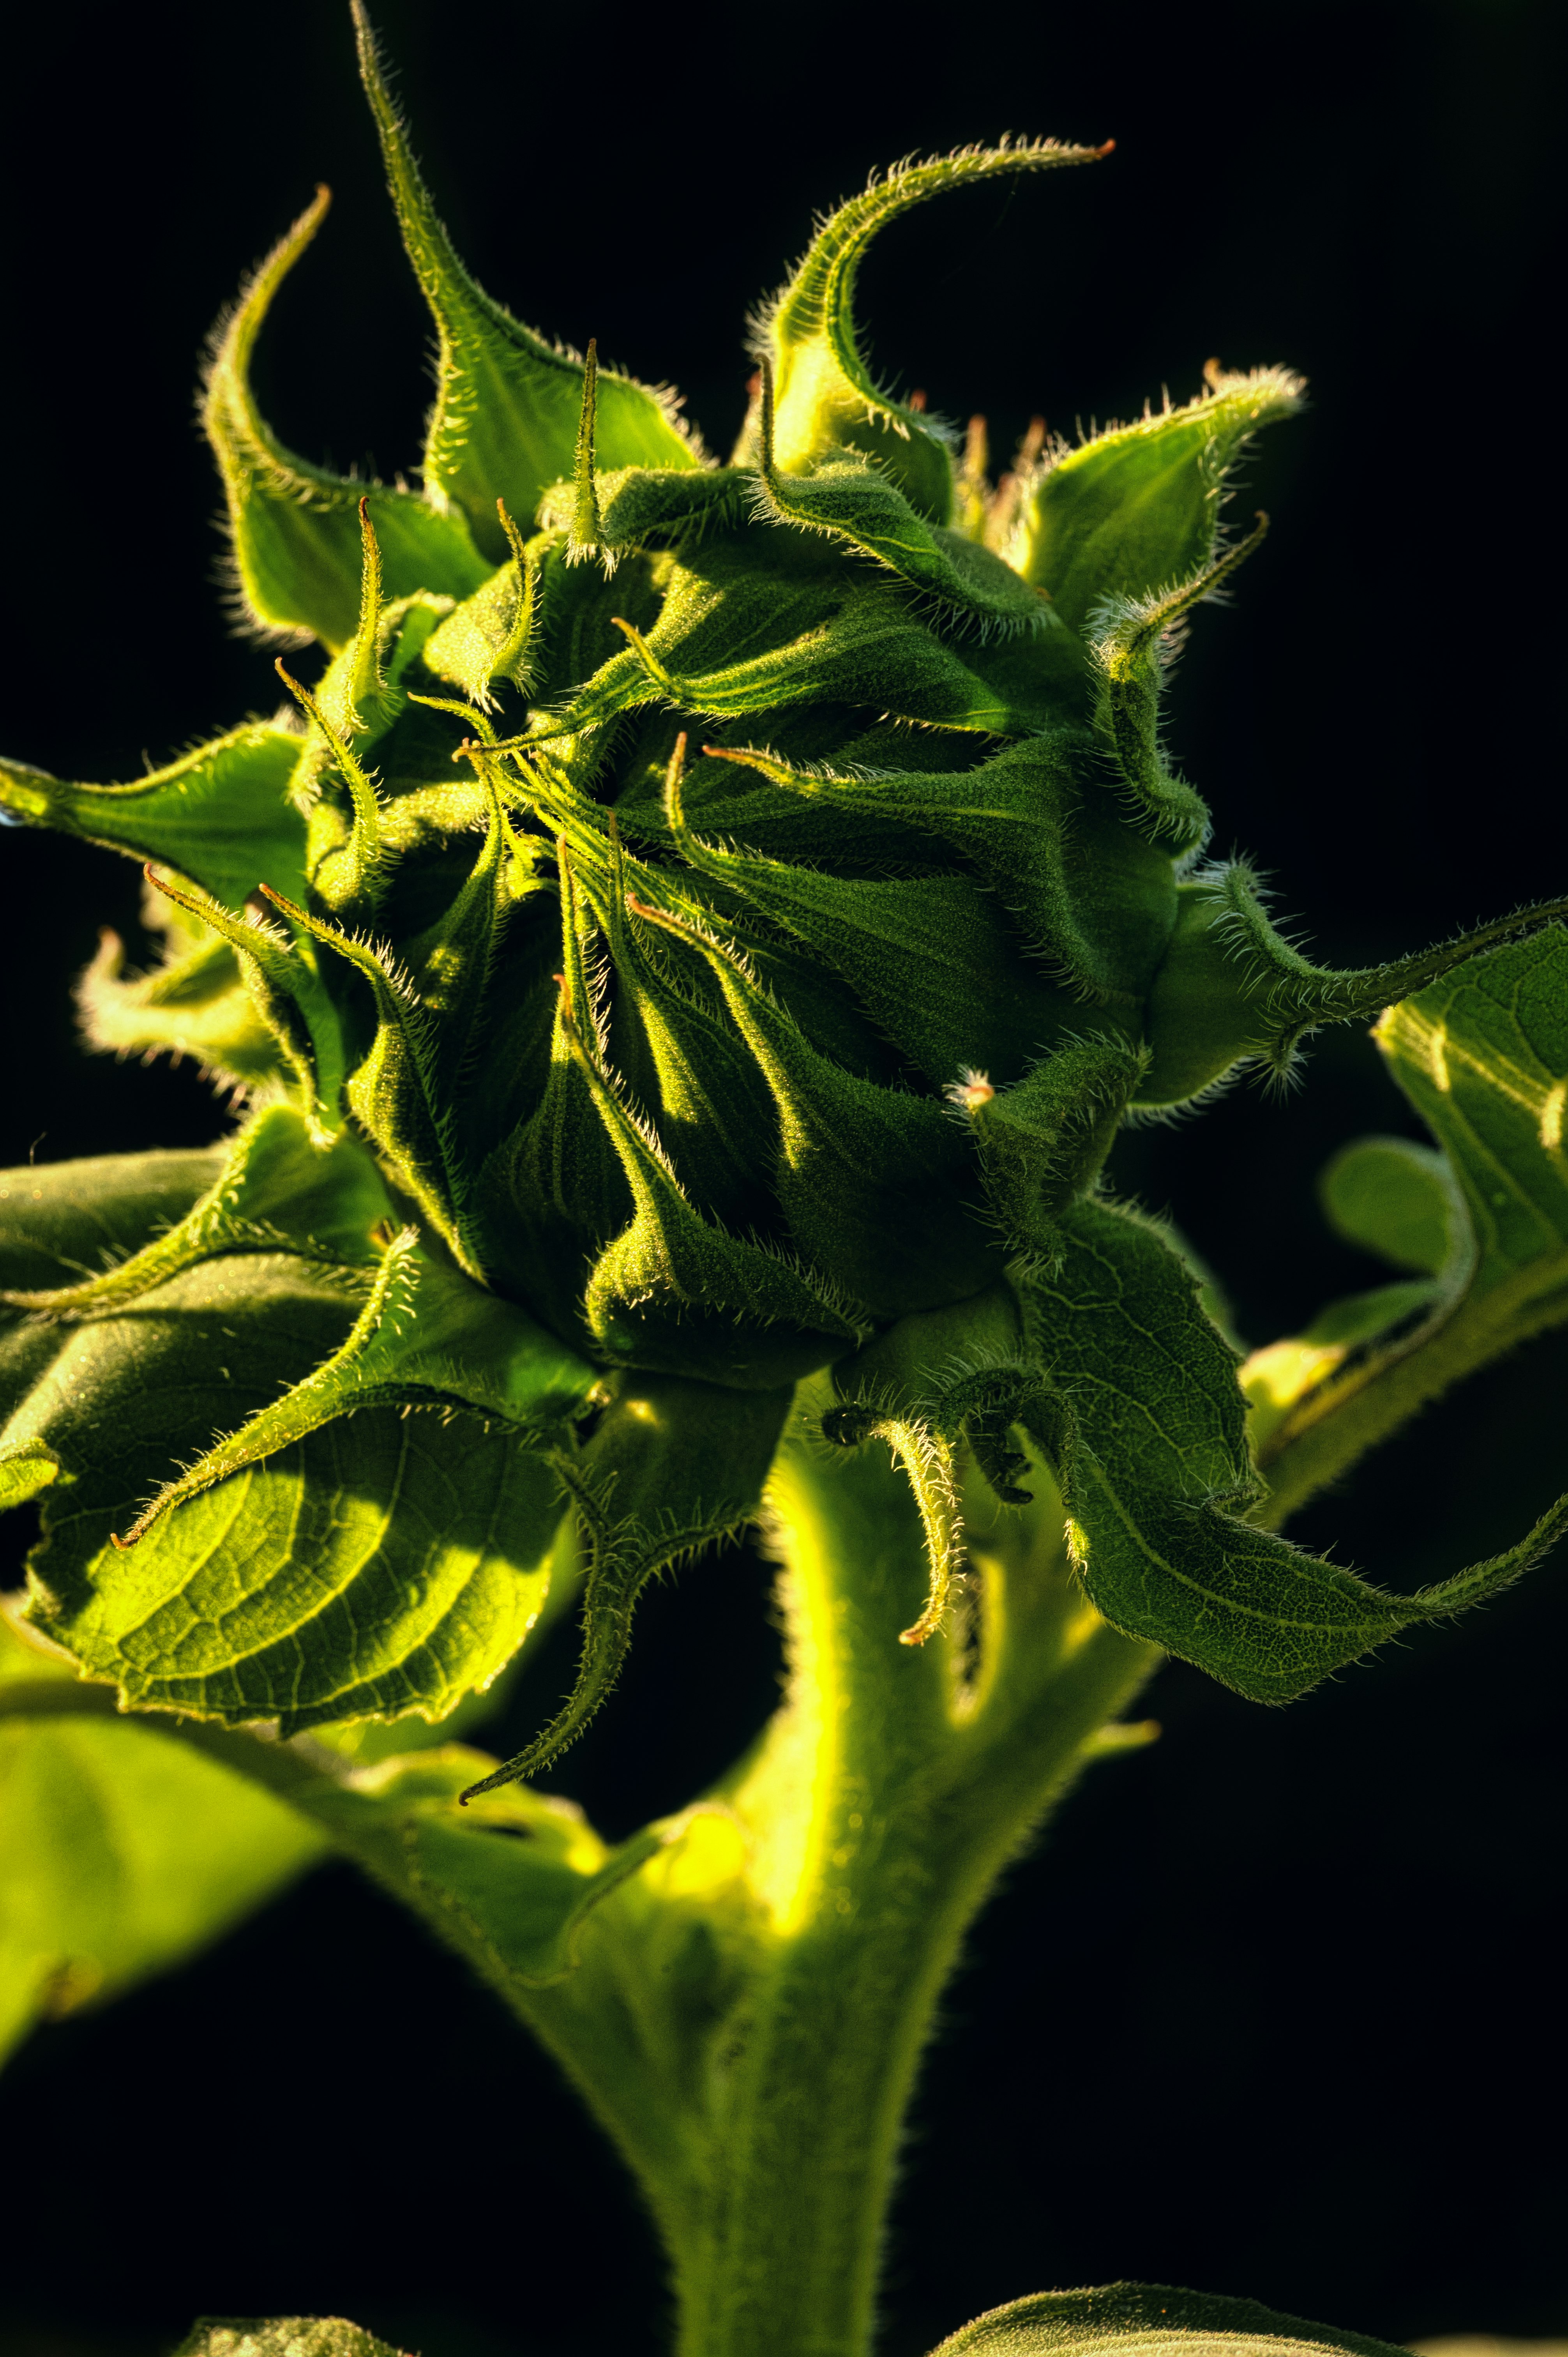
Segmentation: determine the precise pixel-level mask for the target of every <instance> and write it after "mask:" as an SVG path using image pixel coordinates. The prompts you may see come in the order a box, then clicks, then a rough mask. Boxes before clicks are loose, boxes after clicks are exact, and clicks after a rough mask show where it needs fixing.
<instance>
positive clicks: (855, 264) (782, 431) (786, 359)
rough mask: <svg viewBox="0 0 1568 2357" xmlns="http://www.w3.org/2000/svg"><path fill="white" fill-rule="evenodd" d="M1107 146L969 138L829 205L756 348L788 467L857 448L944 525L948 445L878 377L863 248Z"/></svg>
mask: <svg viewBox="0 0 1568 2357" xmlns="http://www.w3.org/2000/svg"><path fill="white" fill-rule="evenodd" d="M1106 153H1107V150H1106V149H1105V148H1103V147H1073V146H1069V145H1063V144H1062V143H1061V142H1059V141H1058V140H1054V139H1036V140H1023V141H1020V142H1018V144H1017V145H1002V146H999V147H961V148H958V149H955V151H954V152H953V154H952V155H950V156H933V157H932V158H931V159H930V160H929V162H926V163H923V164H900V165H896V166H895V167H894V168H893V169H892V170H891V171H889V172H887V173H886V174H884V175H883V176H882V177H881V178H873V179H872V181H871V182H870V184H869V186H868V187H867V188H865V189H864V190H863V191H862V193H861V194H860V195H859V196H857V197H851V198H850V199H849V200H848V202H847V203H845V204H842V205H840V206H838V207H837V208H836V209H835V210H833V211H832V213H830V214H829V215H828V216H827V217H826V219H825V220H823V221H822V222H821V223H820V224H819V225H818V228H817V231H816V233H815V235H814V236H813V238H812V240H811V245H810V247H809V248H808V249H807V252H806V253H805V254H804V255H803V257H802V258H801V260H800V262H799V263H798V264H797V265H796V267H795V269H794V271H793V273H792V274H791V275H790V277H789V280H788V282H787V283H786V284H785V285H784V286H782V287H781V288H780V289H779V293H778V294H777V295H776V296H774V297H773V299H772V301H771V302H770V303H769V304H768V306H767V307H766V308H765V309H764V310H763V311H762V313H761V314H760V315H759V317H758V319H757V328H756V333H755V348H756V350H757V358H758V359H759V360H761V359H763V358H766V359H768V360H769V361H771V363H772V367H773V371H774V375H775V379H776V382H777V385H778V408H777V423H776V433H777V440H778V461H779V467H780V468H781V469H782V470H783V472H784V473H786V474H789V475H804V474H806V473H808V472H809V470H810V469H811V466H812V465H813V463H814V462H815V461H816V460H818V459H820V458H822V457H825V456H826V455H827V453H828V452H829V451H830V450H832V449H833V448H835V447H841V448H845V449H850V450H858V451H860V452H862V453H864V454H865V456H866V457H870V458H873V459H875V462H876V463H877V465H878V466H879V467H881V468H882V469H883V471H884V472H885V473H886V475H887V476H888V478H889V479H890V480H891V481H893V482H894V483H896V484H897V487H898V489H899V490H901V491H902V492H903V494H904V496H905V498H906V499H907V500H908V501H909V504H910V505H911V506H912V507H913V508H915V509H916V510H917V511H918V513H919V514H921V515H923V516H925V517H926V518H928V519H929V522H932V523H937V524H946V523H947V522H949V521H950V517H951V513H952V498H953V468H952V460H951V458H950V456H949V454H948V449H947V445H946V443H945V441H944V440H943V439H942V438H941V437H940V436H939V435H938V434H937V433H935V432H934V431H933V430H932V427H931V425H930V424H929V422H928V421H927V419H926V418H925V417H924V416H923V415H922V414H920V413H919V412H918V410H916V409H914V408H913V407H911V406H910V404H908V403H907V402H900V401H897V400H895V399H894V398H893V397H892V395H891V394H889V393H887V392H886V391H885V390H884V389H883V388H882V387H881V386H880V385H878V383H877V382H876V381H875V378H874V377H873V375H872V373H871V371H870V369H869V368H868V366H867V364H866V361H865V358H864V356H863V354H862V352H861V349H860V339H859V336H858V333H857V331H856V328H855V322H854V289H855V281H856V279H857V277H858V275H859V273H860V266H861V264H862V263H863V262H864V260H865V253H866V250H867V248H868V247H869V245H870V243H871V241H872V239H873V238H874V237H875V235H876V233H877V231H879V230H881V229H883V228H885V227H886V224H887V223H888V222H889V221H894V220H896V219H897V217H898V215H899V214H900V213H906V212H908V211H909V210H910V209H911V208H912V207H913V206H915V205H918V204H923V203H924V202H925V201H926V199H928V198H929V197H934V196H940V195H941V194H943V193H944V192H945V191H947V190H949V189H951V188H965V187H971V186H973V185H974V184H976V183H978V182H982V181H985V180H990V179H995V178H999V177H1001V176H1003V175H1004V174H1008V173H1013V172H1040V171H1048V170H1050V169H1051V168H1053V167H1055V166H1057V165H1060V164H1092V163H1094V162H1096V161H1097V160H1098V159H1099V157H1101V156H1103V155H1104V154H1106Z"/></svg>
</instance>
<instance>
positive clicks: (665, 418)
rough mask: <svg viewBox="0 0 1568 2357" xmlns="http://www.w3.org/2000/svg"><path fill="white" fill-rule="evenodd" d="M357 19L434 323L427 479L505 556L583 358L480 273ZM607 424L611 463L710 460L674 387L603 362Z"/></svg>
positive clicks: (556, 443) (526, 513) (571, 409)
mask: <svg viewBox="0 0 1568 2357" xmlns="http://www.w3.org/2000/svg"><path fill="white" fill-rule="evenodd" d="M354 22H355V25H356V27H357V29H358V34H359V44H360V72H361V74H362V76H363V78H364V84H365V90H366V93H367V95H368V96H369V99H370V102H371V113H373V114H374V116H375V121H376V129H377V132H378V133H379V135H380V137H381V154H382V156H383V157H384V158H385V161H386V167H387V178H388V181H389V183H390V184H391V188H392V202H393V203H394V205H395V206H396V208H397V216H398V221H399V222H400V224H401V226H402V229H403V243H404V244H405V245H406V247H407V248H408V255H409V260H410V261H411V262H412V263H413V267H414V270H415V272H416V274H417V275H418V278H419V283H420V285H421V287H422V288H423V290H424V299H425V301H426V302H427V303H428V304H429V306H430V309H431V313H432V316H433V317H434V319H435V333H436V364H435V365H436V378H435V386H436V390H435V409H434V410H433V412H432V413H431V419H430V428H429V434H428V437H427V440H426V443H425V450H424V479H425V484H426V487H427V490H430V491H432V492H434V493H435V494H436V495H438V496H439V497H440V498H441V499H442V500H459V501H461V503H462V505H463V508H464V509H465V511H467V518H468V522H469V523H470V525H471V526H472V528H473V532H474V536H475V538H476V540H478V544H479V545H480V547H481V548H483V549H484V550H485V551H486V552H487V554H489V556H490V557H491V558H492V560H493V561H498V562H499V561H500V560H501V559H504V557H505V556H506V554H507V544H506V540H505V536H504V534H503V533H502V532H501V531H500V528H499V525H498V524H497V522H496V501H497V500H498V499H499V500H505V502H506V504H507V506H508V508H510V511H511V512H512V514H513V515H515V516H519V517H521V518H525V519H528V520H530V521H532V517H533V514H534V511H535V510H536V509H537V507H538V505H539V500H540V495H541V493H542V491H544V490H547V489H548V488H549V486H550V485H551V484H552V483H554V482H556V481H558V480H559V479H561V477H562V476H564V475H569V474H570V473H571V471H572V462H573V456H574V452H575V447H576V442H577V427H578V423H579V416H580V412H581V408H582V394H583V363H582V362H581V361H579V360H578V359H577V357H576V356H575V353H572V352H569V351H565V350H560V349H558V348H557V347H555V346H554V345H552V344H548V343H546V342H545V341H544V340H543V339H542V337H540V336H536V335H535V334H534V333H533V332H532V329H531V328H525V327H523V326H522V325H521V322H520V321H518V320H516V319H514V318H513V317H511V315H510V312H508V311H506V310H503V309H502V307H501V306H500V305H499V303H495V302H492V301H491V299H490V297H489V296H488V295H487V294H486V293H485V292H484V290H483V289H482V288H481V287H479V286H478V285H475V283H474V281H473V279H472V278H470V277H469V275H468V274H467V271H466V270H465V269H464V267H463V265H462V264H461V263H460V262H459V261H458V259H457V256H456V253H454V252H453V249H452V242H451V240H450V239H449V237H448V236H447V234H446V230H445V229H444V228H443V227H442V225H441V222H440V221H439V220H438V219H437V217H436V213H435V207H434V206H433V205H432V203H431V201H430V197H429V194H428V192H427V191H426V188H425V186H424V180H423V179H422V178H421V177H420V173H419V167H418V166H417V165H416V164H415V163H414V160H413V155H412V153H411V151H410V149H409V145H408V141H407V137H406V135H405V133H404V130H403V123H402V120H401V118H400V116H399V114H398V112H397V109H396V108H395V107H394V105H393V103H392V96H391V93H390V92H389V91H388V89H387V86H386V81H385V80H384V78H383V75H382V72H381V61H380V59H379V58H378V56H377V53H376V43H375V37H374V35H373V34H372V32H371V26H370V20H369V18H368V17H367V16H366V14H365V11H364V8H363V6H362V5H360V0H354ZM596 425H597V449H598V455H599V459H600V463H601V464H603V465H604V466H606V467H607V468H619V467H681V468H693V467H695V466H697V465H698V464H699V462H700V456H701V454H700V452H699V450H698V449H697V448H696V447H694V446H693V443H692V442H691V441H690V440H689V439H688V437H687V436H686V435H685V434H684V433H682V429H681V427H680V425H679V424H678V423H677V416H676V404H675V403H674V402H673V400H672V399H671V396H670V395H669V394H667V393H657V392H650V390H649V389H648V387H647V386H646V385H641V384H639V383H637V382H636V381H635V380H634V379H633V378H631V377H628V376H621V375H618V374H617V373H616V372H614V371H610V370H607V369H606V370H602V371H600V372H599V379H598V399H597V419H596ZM378 524H379V519H378ZM431 586H432V587H434V586H435V585H434V584H432V585H431ZM467 586H468V587H469V588H475V587H478V583H477V582H476V583H470V584H468V585H467Z"/></svg>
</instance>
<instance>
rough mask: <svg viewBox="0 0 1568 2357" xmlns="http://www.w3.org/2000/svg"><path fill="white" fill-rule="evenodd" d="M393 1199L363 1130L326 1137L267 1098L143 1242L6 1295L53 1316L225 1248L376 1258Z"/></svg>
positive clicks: (334, 1262) (144, 1288) (129, 1295)
mask: <svg viewBox="0 0 1568 2357" xmlns="http://www.w3.org/2000/svg"><path fill="white" fill-rule="evenodd" d="M391 1213H392V1198H391V1197H390V1196H389V1195H388V1193H387V1190H386V1188H385V1185H384V1184H383V1182H382V1180H381V1174H380V1173H379V1171H378V1170H377V1169H376V1167H375V1164H374V1163H373V1162H372V1161H371V1157H370V1156H369V1155H368V1154H367V1153H366V1152H365V1149H364V1148H363V1146H360V1144H359V1143H358V1141H357V1140H356V1139H354V1138H353V1137H350V1136H349V1135H347V1134H345V1135H340V1136H339V1137H338V1138H336V1139H334V1140H332V1141H331V1142H330V1143H328V1144H325V1145H324V1144H323V1143H322V1142H321V1141H320V1140H319V1139H317V1137H316V1136H315V1135H313V1134H312V1132H311V1129H310V1126H309V1124H308V1123H307V1121H306V1117H305V1115H304V1114H301V1113H299V1112H298V1111H297V1110H296V1108H295V1106H293V1105H291V1104H279V1103H273V1104H269V1105H263V1107H262V1109H261V1110H260V1112H259V1113H256V1114H252V1117H251V1119H250V1120H249V1121H248V1122H247V1123H246V1124H245V1125H244V1127H243V1128H242V1130H241V1132H240V1134H239V1135H238V1136H237V1137H236V1138H235V1139H234V1140H233V1143H232V1145H231V1147H230V1149H229V1153H228V1157H227V1159H226V1161H225V1163H224V1166H223V1168H222V1170H221V1172H220V1175H219V1177H218V1179H216V1180H215V1182H214V1183H213V1185H212V1186H211V1187H210V1188H209V1189H208V1191H207V1192H206V1194H205V1195H203V1196H202V1197H201V1199H200V1200H199V1201H198V1202H196V1203H194V1204H193V1205H192V1206H191V1209H190V1210H189V1211H188V1212H187V1213H186V1215H185V1217H184V1218H183V1219H181V1220H177V1221H175V1222H173V1224H172V1225H171V1226H169V1227H167V1228H166V1229H165V1230H164V1232H163V1233H162V1234H161V1235H158V1236H156V1237H154V1238H153V1239H152V1240H151V1241H150V1242H148V1243H145V1244H144V1245H143V1246H142V1248H141V1250H140V1251H139V1252H134V1253H132V1254H129V1255H128V1256H127V1257H126V1258H124V1259H123V1260H120V1261H117V1262H116V1263H115V1264H114V1265H113V1267H111V1268H108V1269H105V1270H103V1271H102V1273H101V1274H100V1275H96V1276H88V1277H83V1278H81V1279H80V1280H79V1281H78V1282H77V1283H76V1284H74V1285H65V1286H39V1287H34V1288H21V1287H14V1288H7V1289H6V1290H5V1291H4V1292H0V1301H5V1302H6V1303H8V1304H9V1305H10V1306H11V1307H12V1308H18V1309H39V1310H45V1311H48V1313H49V1314H50V1315H52V1316H54V1317H72V1318H81V1317H90V1316H94V1315H97V1314H100V1313H102V1312H103V1311H105V1310H113V1309H117V1308H124V1307H125V1306H126V1305H128V1304H129V1303H131V1302H133V1301H135V1300H137V1299H139V1298H140V1297H141V1296H142V1295H143V1294H145V1293H150V1292H151V1291H152V1290H153V1289H154V1288H155V1286H159V1285H163V1284H166V1282H167V1281H168V1279H169V1278H170V1277H173V1276H177V1275H179V1273H180V1272H181V1270H182V1269H187V1268H192V1267H194V1266H195V1265H196V1264H197V1263H198V1262H199V1261H203V1260H211V1259H215V1258H216V1257H217V1256H218V1255H219V1254H224V1253H244V1252H251V1253H271V1254H275V1253H278V1252H298V1253H300V1254H302V1255H303V1256H304V1257H305V1258H306V1259H309V1260H315V1261H319V1262H321V1263H323V1264H324V1265H328V1266H334V1267H339V1268H340V1267H342V1266H343V1265H345V1264H349V1265H352V1264H354V1263H356V1262H358V1263H360V1264H373V1263H374V1262H375V1260H376V1258H377V1254H378V1247H377V1245H376V1243H374V1242H373V1241H372V1231H373V1230H375V1229H376V1228H377V1227H378V1226H380V1225H381V1223H382V1222H386V1221H388V1220H390V1217H391ZM367 1281H368V1280H367Z"/></svg>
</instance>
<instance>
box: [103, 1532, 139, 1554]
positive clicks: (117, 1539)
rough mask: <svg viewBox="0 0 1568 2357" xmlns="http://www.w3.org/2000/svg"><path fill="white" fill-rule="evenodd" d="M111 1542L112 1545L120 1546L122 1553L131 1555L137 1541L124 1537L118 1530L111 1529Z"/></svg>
mask: <svg viewBox="0 0 1568 2357" xmlns="http://www.w3.org/2000/svg"><path fill="white" fill-rule="evenodd" d="M109 1544H110V1545H111V1546H112V1547H118V1548H119V1550H120V1552H121V1554H122V1555H129V1554H130V1552H131V1549H132V1548H133V1547H134V1545H135V1544H136V1542H135V1540H134V1539H123V1538H122V1537H121V1536H120V1534H119V1532H118V1531H111V1532H110V1534H109Z"/></svg>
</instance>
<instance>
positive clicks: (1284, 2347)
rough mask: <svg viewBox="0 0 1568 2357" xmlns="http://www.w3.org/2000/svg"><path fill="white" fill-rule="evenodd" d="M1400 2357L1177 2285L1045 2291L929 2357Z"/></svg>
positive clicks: (996, 2311)
mask: <svg viewBox="0 0 1568 2357" xmlns="http://www.w3.org/2000/svg"><path fill="white" fill-rule="evenodd" d="M1320 2349H1337V2350H1344V2351H1347V2352H1349V2357H1402V2352H1400V2351H1398V2350H1396V2349H1394V2348H1393V2347H1392V2346H1391V2344H1390V2343H1389V2342H1388V2341H1373V2340H1371V2339H1369V2336H1368V2335H1367V2334H1366V2333H1363V2332H1341V2331H1339V2330H1337V2328H1336V2327H1335V2326H1334V2325H1331V2324H1309V2323H1307V2322H1306V2321H1305V2319H1303V2318H1302V2317H1299V2316H1282V2315H1280V2314H1279V2313H1278V2311H1277V2310H1276V2309H1272V2308H1265V2307H1264V2306H1263V2305H1262V2301H1261V2300H1256V2299H1228V2298H1224V2297H1223V2296H1221V2295H1219V2294H1216V2293H1214V2292H1199V2291H1184V2290H1182V2289H1181V2288H1180V2287H1178V2286H1176V2285H1174V2284H1137V2283H1116V2284H1107V2285H1106V2286H1105V2287H1103V2288H1102V2289H1099V2290H1094V2291H1043V2292H1036V2294H1035V2296H1034V2297H1033V2298H1030V2299H1015V2300H1012V2301H1010V2302H1009V2303H1008V2305H1007V2306H1006V2307H1005V2308H993V2309H992V2310H991V2311H990V2313H989V2314H988V2315H985V2316H981V2317H977V2318H976V2319H975V2320H974V2322H973V2323H972V2324H966V2325H965V2326H964V2327H963V2329H962V2330H961V2331H959V2332H955V2333H953V2334H951V2335H950V2338H949V2339H948V2340H946V2341H943V2342H942V2343H941V2345H940V2348H939V2349H937V2350H934V2351H933V2352H932V2357H1311V2352H1315V2351H1317V2350H1320Z"/></svg>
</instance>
